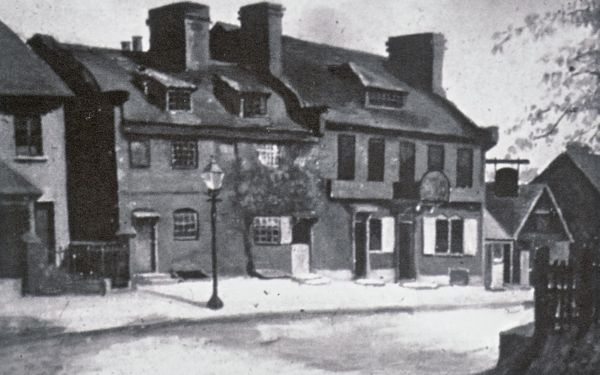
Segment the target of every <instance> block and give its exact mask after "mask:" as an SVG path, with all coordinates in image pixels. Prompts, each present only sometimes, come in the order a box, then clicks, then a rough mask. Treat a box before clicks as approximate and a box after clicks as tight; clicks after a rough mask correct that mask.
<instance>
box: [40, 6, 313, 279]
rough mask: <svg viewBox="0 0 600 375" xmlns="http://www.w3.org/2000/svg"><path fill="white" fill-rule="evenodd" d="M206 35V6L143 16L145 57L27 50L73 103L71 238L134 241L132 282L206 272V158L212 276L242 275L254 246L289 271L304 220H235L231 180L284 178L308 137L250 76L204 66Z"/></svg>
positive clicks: (46, 42)
mask: <svg viewBox="0 0 600 375" xmlns="http://www.w3.org/2000/svg"><path fill="white" fill-rule="evenodd" d="M209 24H210V17H209V9H208V7H206V6H204V5H200V4H195V3H177V4H172V5H167V6H164V7H160V8H155V9H152V10H150V12H149V18H148V25H149V26H150V35H151V38H150V49H149V51H146V52H143V51H141V50H140V46H139V43H140V42H139V39H137V38H136V42H135V43H133V44H134V46H135V47H134V48H133V50H132V49H131V44H129V43H123V45H124V47H123V49H120V50H118V49H102V48H94V47H87V46H79V45H69V44H65V43H60V42H58V41H56V40H54V39H53V38H52V37H49V36H44V35H37V36H35V37H34V38H32V39H31V40H30V41H29V44H30V45H31V46H32V48H34V50H36V51H37V52H38V53H39V54H40V55H41V56H44V58H45V59H46V60H47V61H48V62H49V63H50V65H52V67H53V68H54V69H55V70H56V72H57V73H58V74H59V75H60V76H61V77H62V78H63V79H64V80H65V82H66V83H67V84H68V85H69V86H70V87H71V88H72V89H73V91H74V92H75V94H76V98H75V100H73V101H72V103H71V104H70V105H68V106H67V108H66V124H67V136H66V137H67V150H66V152H67V157H68V160H69V161H70V163H69V199H70V202H69V203H70V205H69V207H70V218H71V221H72V222H73V225H72V237H73V239H74V240H77V241H111V240H114V239H115V236H116V235H117V234H127V233H131V234H132V235H135V239H134V246H132V248H131V254H130V270H131V273H132V274H133V275H135V274H145V273H172V272H181V273H184V272H196V273H198V272H199V273H204V274H207V273H208V272H209V270H210V265H211V259H210V244H211V232H210V214H209V213H210V204H209V203H208V202H207V196H206V187H205V185H204V183H203V182H202V178H201V173H202V170H203V169H204V167H205V165H207V164H208V163H209V161H210V158H211V156H214V157H215V158H216V160H217V161H218V163H219V164H220V165H221V167H222V168H223V170H224V171H225V173H226V177H225V181H224V187H223V189H222V191H221V193H220V199H221V201H222V202H221V203H219V206H218V210H219V211H218V212H219V215H218V227H219V230H218V231H217V236H218V239H217V242H218V244H219V269H220V271H221V272H223V273H225V274H244V273H246V272H247V269H248V263H253V262H254V260H253V259H250V258H251V255H250V254H251V253H252V248H258V249H260V248H261V247H268V248H269V249H270V250H272V251H274V253H275V254H276V255H277V257H276V258H274V259H271V262H272V263H274V264H277V263H280V264H282V265H281V267H287V270H288V271H289V267H291V263H290V261H291V260H290V259H289V255H287V256H283V255H281V254H282V252H284V250H282V249H287V252H286V254H291V248H292V240H293V238H292V233H293V229H294V227H295V226H296V225H297V224H300V226H302V225H304V224H302V223H303V222H305V221H307V220H309V219H303V218H295V216H294V215H295V214H297V213H295V212H287V211H285V210H283V209H280V210H279V211H277V210H274V209H271V210H267V211H265V215H260V211H259V212H258V213H256V212H255V216H256V217H254V218H252V220H244V219H245V218H244V217H243V215H242V212H241V206H240V204H238V203H239V202H242V201H244V200H245V199H250V198H251V197H250V198H249V197H248V194H246V193H245V191H246V190H248V187H247V186H246V187H245V186H242V185H243V184H244V183H246V184H247V183H248V181H242V180H240V178H241V177H240V176H243V175H247V174H248V173H247V171H253V170H256V168H259V169H260V168H262V170H266V171H267V172H266V173H265V175H267V176H272V175H276V174H277V173H279V172H281V173H287V172H289V170H288V169H289V168H292V167H293V164H294V162H295V160H296V158H298V157H299V156H301V155H302V154H303V151H302V150H303V149H304V148H306V146H305V145H306V144H310V143H313V142H314V141H315V137H314V136H313V132H312V131H311V130H310V129H309V128H307V127H305V126H304V125H301V124H299V123H298V122H296V121H295V120H294V119H292V118H291V117H290V116H289V115H288V113H287V112H286V104H285V101H284V99H283V98H282V97H281V95H280V94H278V93H277V92H276V90H274V89H272V88H271V87H269V86H268V84H265V83H263V82H261V81H260V80H259V79H258V78H257V76H256V75H253V74H252V73H251V72H249V71H247V70H245V69H243V68H241V67H239V66H238V65H236V64H231V63H227V62H221V61H216V60H212V59H210V58H209V50H208V31H207V30H208V26H209ZM173 30H178V32H177V33H175V32H172V31H173ZM292 169H293V168H292ZM250 188H252V186H251V187H250ZM282 206H284V205H283V204H282ZM242 208H243V207H242ZM282 210H283V211H282ZM275 214H277V215H275ZM248 221H249V222H248ZM248 226H251V227H252V230H253V232H249V231H248V228H247V227H248ZM296 237H298V236H296ZM296 241H301V239H298V238H296ZM256 262H258V263H260V262H261V261H260V254H259V256H258V258H257V260H256ZM259 266H260V264H259ZM270 267H271V266H270V265H269V267H267V268H270Z"/></svg>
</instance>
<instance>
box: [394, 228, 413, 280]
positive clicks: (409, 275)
mask: <svg viewBox="0 0 600 375" xmlns="http://www.w3.org/2000/svg"><path fill="white" fill-rule="evenodd" d="M412 235H413V223H412V222H400V223H398V279H415V278H416V277H417V273H416V270H415V260H414V255H413V251H412V244H413V242H412Z"/></svg>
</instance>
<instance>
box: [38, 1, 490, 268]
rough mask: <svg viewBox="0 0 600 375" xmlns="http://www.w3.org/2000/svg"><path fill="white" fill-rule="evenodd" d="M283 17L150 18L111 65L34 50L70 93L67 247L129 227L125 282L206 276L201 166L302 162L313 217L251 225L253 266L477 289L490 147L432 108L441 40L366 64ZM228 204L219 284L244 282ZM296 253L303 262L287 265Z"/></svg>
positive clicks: (174, 9) (275, 9)
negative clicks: (145, 275) (170, 274)
mask: <svg viewBox="0 0 600 375" xmlns="http://www.w3.org/2000/svg"><path fill="white" fill-rule="evenodd" d="M283 14H284V9H283V8H282V7H281V6H280V5H278V4H272V3H258V4H251V5H247V6H244V7H242V8H241V9H240V10H239V18H240V25H239V26H237V25H229V24H223V23H216V24H215V26H214V27H213V28H212V29H211V30H210V32H209V25H210V18H209V13H208V7H206V6H203V5H200V4H197V3H191V2H182V3H175V4H171V5H167V6H164V7H160V8H156V9H152V10H150V12H149V18H148V21H147V24H148V25H149V27H150V49H149V51H147V52H144V51H143V50H142V48H141V46H140V40H139V39H137V38H136V39H134V43H133V48H131V46H132V44H131V43H129V42H125V43H123V48H122V49H121V50H117V49H103V48H95V47H87V46H77V45H69V44H65V43H59V42H57V41H55V40H53V39H52V38H50V37H47V36H39V35H38V36H36V37H34V38H33V39H32V40H30V42H29V43H30V45H31V46H32V47H33V48H34V49H35V50H36V51H37V52H38V53H39V54H40V55H42V56H44V58H45V59H46V60H47V61H48V62H49V63H50V64H51V65H52V66H53V68H54V69H55V70H56V71H57V72H58V73H59V75H61V77H62V78H63V79H64V80H65V82H67V84H68V85H69V87H70V88H71V89H72V90H73V91H74V92H75V93H76V94H77V99H76V100H75V101H73V104H72V105H71V106H69V107H68V108H67V111H66V119H67V155H68V158H69V160H70V161H73V162H72V163H71V164H70V166H69V172H70V173H69V179H70V182H71V183H70V184H69V195H70V215H71V218H72V219H74V218H77V220H76V223H74V225H73V226H72V234H73V237H74V238H77V239H97V240H101V239H107V238H111V237H112V236H114V233H116V232H118V231H128V230H130V228H133V229H135V231H136V232H137V236H138V239H137V243H138V246H137V248H138V249H146V250H144V251H142V252H139V250H136V251H138V254H139V259H138V255H136V254H132V262H133V264H134V265H135V267H134V272H148V271H161V272H167V271H170V270H177V269H179V268H182V269H183V268H190V267H191V268H194V267H197V268H201V269H208V267H209V264H210V263H209V262H210V261H209V258H208V254H209V251H208V250H209V241H210V236H209V233H208V232H207V229H208V227H209V226H208V225H207V223H206V220H208V215H207V212H208V211H207V204H206V203H205V202H204V198H203V192H204V187H203V186H202V184H201V182H200V178H199V177H200V176H199V175H200V171H199V169H198V168H199V167H200V168H201V167H202V166H203V165H204V164H206V163H207V162H208V160H207V158H208V156H209V155H211V154H214V155H216V156H217V158H218V160H219V163H220V164H221V165H222V167H223V168H224V170H225V172H226V173H228V171H231V168H233V167H232V164H231V162H232V160H242V164H244V163H249V162H252V160H257V158H258V160H261V158H262V159H264V160H267V161H266V162H265V163H266V164H269V163H270V162H269V161H268V160H273V158H272V155H274V154H273V153H274V152H275V153H278V152H282V153H284V154H285V153H292V154H293V153H294V152H292V151H290V150H292V149H295V148H297V147H300V148H302V149H303V150H305V151H306V150H308V151H306V154H304V155H303V156H302V158H300V159H302V160H309V161H310V162H311V163H313V164H314V166H315V167H316V168H317V169H318V173H319V175H320V177H321V179H322V181H323V182H324V183H323V186H324V187H325V188H324V189H322V192H321V193H322V197H321V198H322V199H321V201H322V202H321V204H320V205H319V206H318V207H315V210H314V211H312V212H288V213H286V214H285V215H284V216H270V215H267V214H265V215H264V216H262V215H261V216H258V217H257V218H256V219H255V220H253V223H252V230H253V232H252V234H251V236H250V238H251V240H252V247H253V251H252V257H253V261H254V262H255V264H256V267H257V268H261V269H279V270H282V271H285V272H291V271H292V269H294V263H295V262H299V261H301V262H303V263H305V264H304V266H303V267H300V269H303V270H312V271H315V272H320V273H325V274H329V275H332V276H335V277H343V278H349V277H357V278H361V277H382V278H384V279H387V280H391V279H399V278H413V277H416V276H418V275H447V274H448V272H449V270H451V269H456V268H461V269H467V270H468V271H469V272H470V273H471V274H472V275H481V272H482V264H483V260H482V243H483V240H482V215H483V204H484V201H485V186H484V173H483V171H484V156H485V152H486V151H487V150H488V149H489V148H490V147H492V146H493V145H494V144H495V142H496V139H495V137H496V134H495V132H494V131H493V129H482V128H480V127H478V126H476V125H475V124H474V123H473V122H472V121H470V120H469V119H468V118H467V117H466V116H465V115H464V114H462V113H461V112H460V111H459V110H458V109H457V108H456V107H455V106H454V105H453V104H452V103H451V102H450V101H448V100H447V99H446V98H445V97H444V92H443V89H442V82H441V76H442V60H443V50H444V48H445V46H444V38H443V37H442V36H441V35H438V34H417V35H409V36H399V37H391V38H389V40H388V42H387V45H388V52H389V55H388V56H378V55H373V54H368V53H364V52H359V51H352V50H347V49H342V48H338V47H333V46H329V45H323V44H317V43H312V42H307V41H303V40H299V39H295V38H291V37H288V36H284V35H283V34H282V17H283ZM302 145H304V146H302ZM240 153H241V154H240ZM236 155H242V157H241V159H240V158H238V157H237V156H236ZM269 155H271V156H269ZM275 158H277V157H275ZM264 160H262V161H264ZM262 161H261V162H262ZM272 167H273V168H275V169H276V168H277V165H276V163H275V164H274V165H272ZM431 172H435V173H436V175H437V176H441V177H439V181H438V182H439V183H442V185H444V184H447V186H446V189H447V190H448V193H449V194H448V197H447V199H445V200H444V202H436V203H435V204H428V203H427V202H422V199H420V198H421V197H420V195H419V188H420V185H421V183H420V182H421V181H422V180H423V177H424V176H425V175H427V174H431ZM230 174H231V173H230ZM226 185H227V181H226ZM232 199H233V200H235V199H236V196H235V195H234V193H233V192H227V191H225V192H224V193H223V203H222V204H221V206H220V216H219V220H220V221H221V224H220V225H221V228H223V229H222V231H221V232H222V233H221V236H220V237H219V243H220V251H222V252H223V256H222V257H221V258H222V259H224V263H223V264H222V269H223V270H224V271H227V272H230V273H240V272H243V270H244V266H245V265H244V263H245V259H244V252H243V250H242V248H243V247H244V244H243V241H244V240H243V236H241V235H240V234H239V231H236V230H234V229H233V228H234V227H235V221H236V220H238V219H239V218H238V217H237V216H238V215H239V213H238V212H236V211H235V208H234V207H233V203H232V202H231V201H232ZM72 221H74V220H72ZM297 243H301V244H303V245H308V247H307V248H308V253H306V252H300V253H296V252H294V246H293V245H294V244H297ZM300 259H301V260H300ZM136 264H137V265H136Z"/></svg>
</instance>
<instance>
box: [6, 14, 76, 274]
mask: <svg viewBox="0 0 600 375" xmlns="http://www.w3.org/2000/svg"><path fill="white" fill-rule="evenodd" d="M0 48H2V50H3V51H4V53H3V54H2V56H1V57H0V71H2V72H5V73H6V74H5V75H4V76H3V78H2V79H1V80H0V81H1V82H0V133H1V134H2V136H1V137H0V170H1V172H0V175H1V178H0V222H1V223H0V228H1V230H0V277H20V276H22V271H23V268H22V265H23V263H22V262H23V259H24V258H23V257H24V254H25V250H24V242H23V235H24V234H26V233H27V234H29V236H28V240H30V241H41V242H42V243H43V244H44V245H45V247H46V249H47V254H48V255H47V258H48V264H58V262H59V261H60V259H59V257H57V256H56V251H57V250H59V249H62V248H65V247H66V246H68V244H69V222H68V215H67V195H66V159H65V132H64V130H65V128H64V103H65V101H66V100H67V99H68V98H69V97H70V96H71V95H72V93H71V92H70V90H69V89H68V88H67V87H66V85H64V83H63V82H62V81H61V80H60V79H59V77H58V76H57V75H56V74H55V73H54V72H53V71H52V69H50V67H49V66H48V65H47V64H46V63H45V62H44V61H42V60H41V59H40V58H39V57H38V56H36V55H35V53H33V52H32V51H31V50H30V49H29V48H28V47H27V46H26V45H25V43H23V42H22V41H21V40H20V39H19V37H18V36H17V35H16V34H15V33H14V32H13V31H12V30H10V29H9V28H8V27H7V26H6V25H4V24H2V23H0Z"/></svg>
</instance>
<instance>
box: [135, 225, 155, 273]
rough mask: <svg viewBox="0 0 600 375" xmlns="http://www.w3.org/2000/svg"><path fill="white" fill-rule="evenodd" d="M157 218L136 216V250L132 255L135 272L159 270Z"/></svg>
mask: <svg viewBox="0 0 600 375" xmlns="http://www.w3.org/2000/svg"><path fill="white" fill-rule="evenodd" d="M156 225H157V219H156V218H136V219H135V221H134V228H135V231H136V233H137V235H136V237H135V251H134V253H133V257H132V263H133V264H132V266H133V273H151V272H157V271H158V270H157V259H156V258H157V254H156V253H157V244H156Z"/></svg>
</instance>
